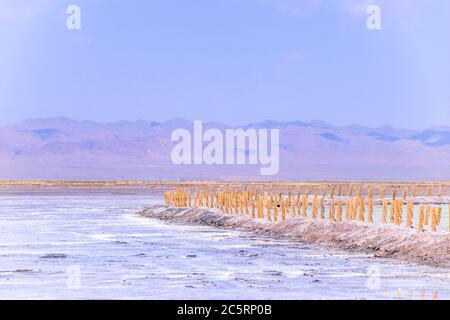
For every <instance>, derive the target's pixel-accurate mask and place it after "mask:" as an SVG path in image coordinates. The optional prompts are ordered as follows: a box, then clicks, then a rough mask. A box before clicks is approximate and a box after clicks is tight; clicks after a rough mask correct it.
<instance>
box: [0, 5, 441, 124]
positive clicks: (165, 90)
mask: <svg viewBox="0 0 450 320" xmlns="http://www.w3.org/2000/svg"><path fill="white" fill-rule="evenodd" d="M69 4H77V5H79V6H80V7H81V10H82V12H81V13H82V16H81V19H82V29H81V30H74V31H73V30H72V31H71V30H68V29H67V28H66V19H67V16H68V15H67V14H66V13H65V11H66V8H67V6H68V5H69ZM367 4H378V5H379V6H380V7H381V9H382V30H381V31H369V30H368V29H367V28H366V19H367V14H366V12H365V8H366V6H367ZM449 33H450V1H448V0H429V1H425V0H409V1H408V0H378V1H377V0H373V1H364V0H361V1H358V0H341V1H339V0H127V1H125V0H70V1H65V0H0V48H1V49H0V123H8V122H13V121H17V120H22V119H26V118H36V117H40V118H43V117H55V116H67V117H71V118H74V119H90V120H96V121H116V120H122V119H124V120H135V119H146V120H156V121H162V120H167V119H170V118H173V117H183V118H187V119H191V120H194V119H201V120H205V121H207V120H216V121H222V122H227V123H232V124H240V123H248V122H253V121H259V120H263V119H268V118H270V119H274V120H305V121H307V120H312V119H321V120H325V121H328V122H331V123H334V124H338V125H340V124H350V123H358V124H364V125H370V126H381V125H384V124H392V125H395V126H398V127H406V128H424V127H427V126H431V125H436V124H444V125H450V35H449Z"/></svg>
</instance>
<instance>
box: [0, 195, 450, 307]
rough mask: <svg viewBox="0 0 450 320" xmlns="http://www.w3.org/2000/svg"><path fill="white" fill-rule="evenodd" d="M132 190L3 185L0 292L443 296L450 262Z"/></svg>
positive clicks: (32, 295)
mask: <svg viewBox="0 0 450 320" xmlns="http://www.w3.org/2000/svg"><path fill="white" fill-rule="evenodd" d="M161 201H162V200H161V197H159V196H156V195H155V196H151V195H148V194H144V193H143V192H137V193H136V194H133V193H129V192H128V193H120V192H119V193H116V192H115V193H111V192H100V193H95V194H94V193H85V194H80V193H76V194H74V193H64V192H59V193H55V194H39V193H33V194H26V193H17V194H11V193H0V230H1V231H0V298H1V299H111V298H113V299H330V298H331V299H386V298H387V299H389V298H394V299H411V298H413V299H449V298H450V287H449V285H450V274H449V270H442V269H435V268H430V267H426V266H419V265H415V264H409V263H400V262H397V261H394V260H386V259H376V258H372V257H371V256H368V255H364V254H359V255H352V254H347V253H343V252H339V251H330V250H326V249H322V248H318V247H316V246H309V245H308V246H305V245H301V244H298V243H293V242H289V241H282V240H274V239H270V238H265V237H263V236H259V235H258V236H255V235H252V234H247V233H240V232H236V231H227V230H220V229H215V228H212V227H204V226H186V225H180V224H169V223H165V222H162V221H159V220H153V219H149V218H143V217H140V216H138V215H137V214H136V211H137V210H139V209H141V208H143V207H145V206H148V205H150V204H156V203H161Z"/></svg>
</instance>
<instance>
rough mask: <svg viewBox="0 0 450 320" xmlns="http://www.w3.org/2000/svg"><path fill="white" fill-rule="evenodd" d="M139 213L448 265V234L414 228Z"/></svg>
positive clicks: (186, 211) (211, 212)
mask: <svg viewBox="0 0 450 320" xmlns="http://www.w3.org/2000/svg"><path fill="white" fill-rule="evenodd" d="M139 214H141V215H142V216H146V217H151V218H157V219H160V220H166V221H172V222H181V223H194V224H200V225H208V226H214V227H219V228H227V229H233V230H240V231H247V232H254V233H258V234H264V235H269V236H273V237H277V238H284V239H289V240H294V241H298V242H302V243H307V244H318V245H321V246H324V247H327V248H335V249H342V250H349V251H359V252H368V253H373V254H374V256H376V257H389V258H395V259H398V260H405V261H411V262H417V263H421V264H426V265H431V266H435V267H442V268H450V234H448V233H444V234H442V233H441V234H438V233H427V234H417V231H416V230H414V229H411V230H409V229H406V228H404V227H397V226H390V225H368V224H362V223H359V222H330V221H326V220H313V219H301V218H296V219H292V220H291V219H287V220H286V221H285V222H283V223H268V222H266V221H264V220H259V219H255V220H252V219H250V218H248V217H239V216H232V215H224V214H223V213H221V212H220V211H218V210H215V209H196V208H173V207H169V206H153V207H151V208H148V209H145V210H142V211H140V212H139Z"/></svg>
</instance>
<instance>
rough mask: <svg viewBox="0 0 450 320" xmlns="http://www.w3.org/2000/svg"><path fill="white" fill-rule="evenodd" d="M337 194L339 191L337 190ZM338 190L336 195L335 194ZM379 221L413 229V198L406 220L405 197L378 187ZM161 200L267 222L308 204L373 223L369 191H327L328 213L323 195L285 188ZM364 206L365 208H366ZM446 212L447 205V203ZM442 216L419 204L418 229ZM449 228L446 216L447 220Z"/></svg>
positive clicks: (300, 213) (184, 193)
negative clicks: (365, 193) (389, 195)
mask: <svg viewBox="0 0 450 320" xmlns="http://www.w3.org/2000/svg"><path fill="white" fill-rule="evenodd" d="M339 193H340V192H339ZM339 193H338V194H339ZM380 193H381V195H382V199H381V209H382V215H381V223H383V224H387V223H390V224H395V225H397V226H400V225H403V224H404V225H405V226H406V227H407V228H413V227H414V225H413V224H414V223H413V218H414V201H413V200H409V201H407V202H406V217H405V218H406V219H405V220H404V219H403V217H404V206H405V200H404V198H403V199H397V198H396V195H395V192H394V193H393V194H392V199H391V201H390V202H389V203H388V200H386V199H385V198H384V191H382V190H381V192H380ZM164 199H165V203H166V204H167V205H171V206H174V207H207V208H216V209H219V210H220V211H222V212H223V213H226V214H235V215H246V216H249V217H251V218H253V219H254V218H260V219H263V218H264V219H266V220H268V221H278V220H281V221H285V220H286V217H290V218H295V217H303V218H307V217H308V208H309V206H311V210H310V212H311V214H310V217H311V218H313V219H318V218H320V219H328V220H330V221H343V220H358V221H361V222H368V223H374V217H373V213H374V199H373V193H372V191H371V190H369V191H368V198H367V199H366V198H365V197H364V196H361V194H360V192H358V195H357V196H356V197H353V198H351V197H350V198H341V197H339V196H338V197H337V198H335V197H334V191H333V190H332V191H331V193H330V196H329V198H328V199H327V200H328V212H325V211H326V209H325V208H326V203H325V201H326V197H325V194H323V195H322V196H321V197H320V198H319V197H318V195H317V193H316V194H314V195H313V198H312V200H310V198H309V194H308V193H306V194H304V195H301V194H300V192H298V193H297V196H296V197H295V196H293V195H292V194H291V190H288V193H287V195H283V194H282V193H279V194H278V195H274V194H273V193H272V192H267V191H265V192H259V191H258V190H242V191H238V190H236V189H224V190H209V189H197V190H195V191H192V190H191V189H176V190H173V191H167V192H165V194H164ZM366 207H367V210H366ZM448 208H449V212H450V204H449V205H448ZM366 211H367V214H366ZM441 217H442V208H440V207H434V206H432V205H430V204H428V205H427V206H425V205H424V204H420V205H419V217H418V223H417V230H418V232H422V231H423V230H424V226H430V228H431V230H432V231H437V228H438V226H439V225H440V222H441ZM448 230H449V231H450V217H449V223H448Z"/></svg>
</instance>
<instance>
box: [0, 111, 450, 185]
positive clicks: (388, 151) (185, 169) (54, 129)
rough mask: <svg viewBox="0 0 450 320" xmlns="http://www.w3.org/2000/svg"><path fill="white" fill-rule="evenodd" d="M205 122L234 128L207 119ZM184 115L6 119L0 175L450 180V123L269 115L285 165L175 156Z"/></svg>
mask: <svg viewBox="0 0 450 320" xmlns="http://www.w3.org/2000/svg"><path fill="white" fill-rule="evenodd" d="M204 126H205V128H208V127H214V128H218V129H222V130H223V129H225V128H229V127H230V126H227V125H225V124H221V123H206V124H204ZM192 127H193V123H192V122H190V121H187V120H183V119H173V120H169V121H166V122H162V123H159V122H153V121H143V120H139V121H133V122H130V121H120V122H114V123H98V122H93V121H75V120H71V119H68V118H50V119H33V120H26V121H22V122H18V123H15V124H11V125H4V126H0V179H69V180H134V179H136V180H160V179H162V180H175V179H186V180H191V179H194V180H261V179H270V180H315V181H316V180H388V181H390V180H450V127H446V126H438V127H431V128H427V129H425V130H422V131H416V130H402V129H396V128H394V127H391V126H384V127H380V128H368V127H364V126H359V125H348V126H342V127H338V126H333V125H331V124H328V123H325V122H322V121H311V122H302V121H293V122H287V121H283V122H279V121H271V120H267V121H263V122H260V123H252V124H249V125H246V126H242V128H244V129H245V128H279V129H280V171H279V174H278V175H276V176H272V177H262V176H260V175H259V167H260V166H259V165H258V166H254V165H253V166H250V165H240V166H238V165H221V166H218V165H214V166H206V165H200V166H199V165H180V166H176V165H174V164H172V162H171V160H170V152H171V149H172V146H173V143H172V142H171V141H170V135H171V133H172V131H173V130H174V129H176V128H186V129H190V130H191V129H192Z"/></svg>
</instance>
